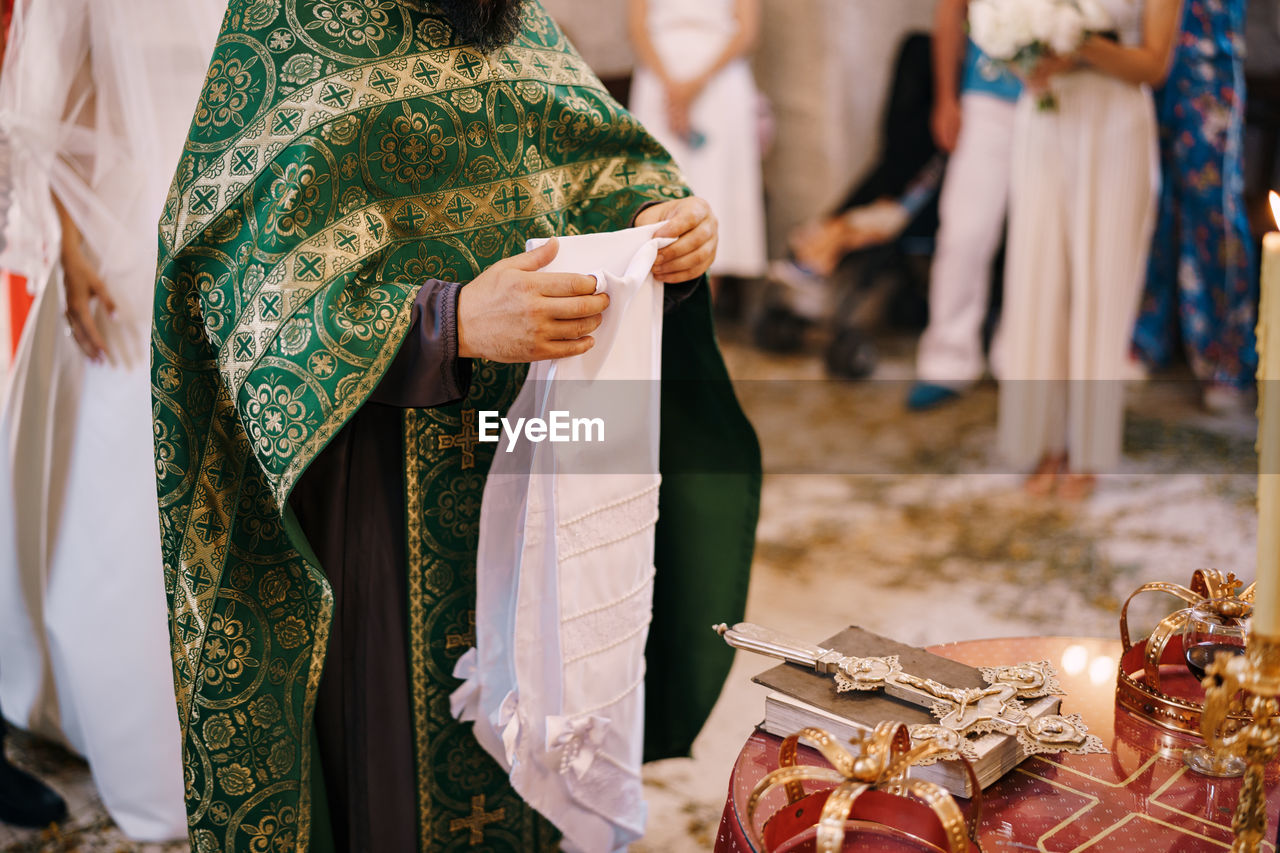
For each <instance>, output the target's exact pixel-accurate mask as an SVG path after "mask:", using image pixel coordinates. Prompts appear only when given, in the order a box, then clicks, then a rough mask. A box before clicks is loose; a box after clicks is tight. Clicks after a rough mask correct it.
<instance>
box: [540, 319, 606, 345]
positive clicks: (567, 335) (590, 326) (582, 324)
mask: <svg viewBox="0 0 1280 853" xmlns="http://www.w3.org/2000/svg"><path fill="white" fill-rule="evenodd" d="M603 322H604V317H602V316H601V315H599V314H594V315H592V316H590V317H583V318H581V319H578V320H554V321H552V323H551V329H550V335H549V337H550V339H551V340H553V341H576V340H578V339H579V338H585V337H587V336H588V335H590V334H591V333H592V332H594V331H595V330H596V329H598V328H600V324H601V323H603Z"/></svg>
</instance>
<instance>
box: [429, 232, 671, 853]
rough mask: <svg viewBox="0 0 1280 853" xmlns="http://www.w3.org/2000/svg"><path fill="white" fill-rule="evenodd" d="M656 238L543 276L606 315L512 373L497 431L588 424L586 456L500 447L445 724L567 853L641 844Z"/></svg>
mask: <svg viewBox="0 0 1280 853" xmlns="http://www.w3.org/2000/svg"><path fill="white" fill-rule="evenodd" d="M658 227H659V226H657V225H653V226H647V227H645V228H635V229H630V230H627V231H619V232H614V233H609V234H594V235H587V236H576V237H567V238H561V240H560V250H559V254H558V255H557V257H556V259H555V260H554V261H553V262H552V263H551V265H549V266H548V267H547V268H546V270H547V271H551V272H576V273H582V274H591V275H594V276H595V277H596V279H597V281H598V282H599V284H598V290H603V291H605V292H608V294H609V296H610V304H609V308H608V309H607V310H606V311H605V313H604V322H603V324H602V325H601V326H600V328H599V329H598V330H597V331H596V332H595V333H594V337H595V340H596V344H595V346H594V347H593V348H592V349H591V350H590V351H589V352H587V353H585V354H583V355H581V356H576V357H574V358H567V359H560V360H557V361H544V362H536V363H534V364H532V365H530V368H529V376H528V378H527V379H526V380H525V385H524V387H523V388H522V389H521V392H520V395H519V396H518V397H517V398H516V401H515V403H514V404H513V405H512V407H511V411H510V412H509V413H508V414H507V416H506V417H507V420H508V421H509V422H510V423H511V424H516V423H517V422H518V421H517V419H519V418H543V419H549V418H550V413H552V412H556V411H561V412H566V413H568V415H567V416H568V417H571V418H584V417H585V418H599V419H600V420H601V421H602V422H603V436H600V435H599V434H598V433H593V435H592V438H600V437H602V438H603V439H604V440H603V441H587V440H586V437H587V436H586V432H585V430H583V431H581V432H580V433H579V437H580V440H579V441H570V442H566V443H552V442H550V441H543V442H541V443H534V442H530V441H527V440H525V438H524V437H523V436H522V437H521V438H518V439H516V440H515V441H514V442H512V441H511V440H510V439H509V438H508V437H507V436H506V435H505V434H504V435H503V436H502V438H501V440H500V443H499V444H498V452H497V456H496V459H495V461H494V464H493V467H492V469H491V470H490V473H489V478H488V481H487V482H486V484H485V491H484V502H483V505H482V508H481V513H480V547H479V554H478V557H477V565H476V571H477V584H476V585H477V605H476V648H475V649H472V650H471V651H469V652H467V654H466V655H465V656H463V658H462V659H461V660H460V661H459V662H458V667H457V670H456V671H455V675H457V676H458V677H459V678H463V679H464V680H465V683H464V684H463V686H462V687H460V688H459V689H458V690H457V691H456V692H455V693H454V694H453V701H452V708H453V713H454V716H456V717H458V718H459V719H461V720H473V721H475V734H476V738H477V739H478V740H479V741H480V743H481V744H482V745H483V746H484V748H485V749H486V750H487V751H488V752H489V753H490V754H491V755H493V757H494V758H495V759H497V761H498V762H499V763H500V764H501V765H502V766H503V768H504V769H506V770H507V771H508V772H509V773H510V776H511V783H512V785H513V787H514V788H515V790H516V792H517V793H519V794H520V796H521V797H523V798H524V800H525V801H526V802H528V803H529V804H530V805H532V806H533V807H534V808H535V809H537V810H538V811H539V812H540V813H541V814H542V815H544V816H545V817H546V818H548V819H549V820H550V821H551V822H552V823H554V824H555V825H556V826H557V827H558V828H559V829H560V831H561V832H563V833H564V849H565V850H567V851H577V852H578V853H607V851H614V850H622V849H625V848H626V846H627V845H628V844H630V843H631V842H633V841H635V840H636V839H638V838H640V837H641V835H643V833H644V824H645V817H646V806H645V803H644V797H643V790H642V786H641V780H640V763H641V757H642V751H643V742H644V673H645V662H644V648H645V641H646V639H647V637H648V628H649V620H650V617H651V612H652V602H653V547H654V542H653V535H654V525H655V523H656V522H657V518H658V483H659V476H658V413H659V395H658V391H659V379H660V376H661V366H662V305H663V302H662V288H661V286H660V285H658V284H657V283H656V282H655V281H654V279H653V276H652V274H651V272H650V271H651V269H652V267H653V262H654V259H655V257H656V256H657V252H658V250H659V249H660V248H661V247H662V246H663V245H665V244H666V243H667V242H669V241H666V240H661V239H656V238H654V236H653V234H654V232H655V231H656V230H657V228H658ZM538 242H540V241H531V242H530V247H531V248H532V247H533V246H535V245H537V243H538Z"/></svg>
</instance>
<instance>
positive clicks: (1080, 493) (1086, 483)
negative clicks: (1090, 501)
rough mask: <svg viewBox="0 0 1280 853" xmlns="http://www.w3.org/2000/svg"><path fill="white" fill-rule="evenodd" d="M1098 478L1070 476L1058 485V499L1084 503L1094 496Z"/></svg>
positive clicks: (1079, 475) (1089, 475) (1087, 475)
mask: <svg viewBox="0 0 1280 853" xmlns="http://www.w3.org/2000/svg"><path fill="white" fill-rule="evenodd" d="M1097 486H1098V478H1097V477H1095V476H1094V475H1092V474H1068V475H1066V476H1065V477H1063V478H1062V480H1061V481H1059V483H1058V497H1060V498H1062V499H1063V500H1066V501H1082V500H1085V499H1086V498H1088V497H1089V496H1090V495H1092V494H1093V490H1094V489H1096V488H1097Z"/></svg>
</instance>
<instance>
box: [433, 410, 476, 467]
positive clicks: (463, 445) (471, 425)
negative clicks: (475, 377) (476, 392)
mask: <svg viewBox="0 0 1280 853" xmlns="http://www.w3.org/2000/svg"><path fill="white" fill-rule="evenodd" d="M479 442H480V432H479V431H478V430H477V429H476V410H475V409H463V410H462V431H461V432H459V433H458V434H457V435H442V436H440V437H439V438H437V439H436V448H437V449H438V450H449V449H451V448H454V447H456V448H458V449H459V450H461V451H462V467H463V469H464V470H465V469H467V468H474V467H476V445H477V444H478V443H479Z"/></svg>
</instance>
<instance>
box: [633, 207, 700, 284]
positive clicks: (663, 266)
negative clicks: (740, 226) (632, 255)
mask: <svg viewBox="0 0 1280 853" xmlns="http://www.w3.org/2000/svg"><path fill="white" fill-rule="evenodd" d="M663 221H665V222H666V224H665V225H663V226H662V227H661V228H659V229H658V231H657V233H656V234H654V236H655V237H675V238H676V241H675V242H674V243H672V244H671V245H670V246H667V247H666V248H665V249H663V250H662V251H660V252H658V259H657V260H656V261H654V264H653V277H654V278H656V279H657V280H658V281H661V282H665V283H666V284H679V283H680V282H685V281H693V280H694V279H695V278H699V277H700V276H702V275H705V274H706V272H707V270H709V269H711V262H712V261H714V260H715V259H716V246H717V245H718V244H719V242H720V223H719V222H718V221H717V220H716V216H715V214H714V213H712V212H711V205H709V204H707V203H706V202H705V201H704V200H703V199H700V198H698V197H697V196H690V197H689V198H682V199H680V200H678V201H664V202H662V203H661V204H655V205H652V206H651V207H646V208H645V209H644V210H642V211H640V215H639V216H637V217H636V225H652V224H653V223H655V222H663Z"/></svg>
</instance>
